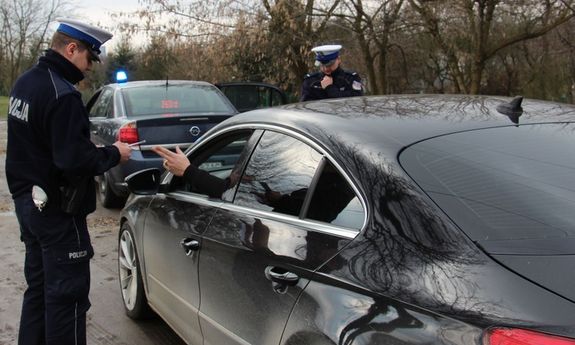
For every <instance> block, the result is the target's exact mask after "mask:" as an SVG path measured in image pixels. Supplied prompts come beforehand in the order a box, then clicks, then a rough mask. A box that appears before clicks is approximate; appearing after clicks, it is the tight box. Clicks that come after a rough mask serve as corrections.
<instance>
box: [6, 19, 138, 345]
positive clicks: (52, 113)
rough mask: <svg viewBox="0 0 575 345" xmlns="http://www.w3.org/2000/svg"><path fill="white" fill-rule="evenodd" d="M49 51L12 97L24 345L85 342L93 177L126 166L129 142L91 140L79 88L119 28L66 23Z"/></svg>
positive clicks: (11, 169) (9, 160) (9, 158)
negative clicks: (23, 250) (22, 257)
mask: <svg viewBox="0 0 575 345" xmlns="http://www.w3.org/2000/svg"><path fill="white" fill-rule="evenodd" d="M59 22H60V24H59V26H58V28H57V31H56V33H55V34H54V36H53V37H52V44H51V48H50V49H48V50H47V51H46V53H45V54H44V56H42V57H40V59H39V61H38V63H37V64H36V65H35V66H33V67H32V68H31V69H29V70H28V71H26V72H25V73H24V74H22V75H21V76H20V77H19V78H18V80H17V81H16V83H15V85H14V87H13V89H12V91H11V93H10V105H9V109H8V143H7V152H6V179H7V181H8V187H9V189H10V193H11V194H12V198H13V199H14V204H15V207H16V216H17V217H18V222H19V223H20V233H21V239H22V241H23V242H24V245H25V247H26V257H25V262H24V275H25V278H26V282H27V284H28V287H27V289H26V291H25V293H24V301H23V303H22V314H21V319H20V332H19V335H18V344H19V345H39V344H54V345H55V344H58V345H68V344H75V345H83V344H86V312H87V310H88V309H89V307H90V301H89V299H88V293H89V291H90V266H89V261H90V258H91V257H92V256H93V249H92V245H91V243H90V236H89V234H88V228H87V224H86V215H87V214H88V213H91V212H93V211H94V210H95V208H96V195H95V187H94V176H96V175H100V174H103V173H104V172H105V171H106V170H108V169H110V168H111V167H113V166H115V165H117V164H118V163H120V162H125V161H127V160H128V159H129V157H130V147H129V146H128V145H127V144H125V143H120V142H116V143H114V145H110V146H106V147H96V146H95V145H94V144H92V143H91V141H90V128H89V121H88V114H87V111H86V108H85V107H84V105H83V102H82V98H81V95H80V93H79V92H78V91H77V90H76V88H75V86H74V84H76V83H78V82H79V81H80V80H82V79H83V78H84V73H85V72H86V71H89V70H90V68H91V67H92V64H93V63H94V62H96V61H99V56H98V55H99V53H100V47H101V45H102V44H103V43H104V42H106V41H107V40H109V39H110V38H111V37H112V34H110V33H109V32H107V31H105V30H102V29H100V28H97V27H94V26H91V25H88V24H85V23H83V22H80V21H76V20H71V19H61V20H59Z"/></svg>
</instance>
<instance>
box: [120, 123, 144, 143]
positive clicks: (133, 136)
mask: <svg viewBox="0 0 575 345" xmlns="http://www.w3.org/2000/svg"><path fill="white" fill-rule="evenodd" d="M118 140H119V141H121V142H123V143H128V144H131V143H135V142H138V141H140V138H139V137H138V128H136V123H135V122H130V123H127V124H125V125H123V126H122V127H120V131H119V132H118Z"/></svg>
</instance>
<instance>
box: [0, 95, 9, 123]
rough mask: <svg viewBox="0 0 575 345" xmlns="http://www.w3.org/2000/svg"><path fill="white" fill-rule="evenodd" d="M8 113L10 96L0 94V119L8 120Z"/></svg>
mask: <svg viewBox="0 0 575 345" xmlns="http://www.w3.org/2000/svg"><path fill="white" fill-rule="evenodd" d="M7 115H8V97H7V96H0V120H6V116H7Z"/></svg>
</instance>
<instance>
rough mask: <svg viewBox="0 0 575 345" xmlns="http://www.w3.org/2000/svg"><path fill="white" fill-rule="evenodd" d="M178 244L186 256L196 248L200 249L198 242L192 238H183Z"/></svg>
mask: <svg viewBox="0 0 575 345" xmlns="http://www.w3.org/2000/svg"><path fill="white" fill-rule="evenodd" d="M180 245H181V246H182V248H184V251H185V252H186V256H191V255H192V254H193V253H194V252H195V251H196V250H198V249H200V242H198V241H197V240H194V239H192V238H184V239H183V240H181V241H180Z"/></svg>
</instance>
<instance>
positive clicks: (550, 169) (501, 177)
mask: <svg viewBox="0 0 575 345" xmlns="http://www.w3.org/2000/svg"><path fill="white" fill-rule="evenodd" d="M399 158H400V162H401V165H402V166H403V168H404V169H405V170H406V172H407V173H408V174H409V175H410V176H411V177H412V178H413V179H414V180H415V181H416V182H417V183H418V184H419V185H420V186H421V188H423V190H425V192H426V193H427V194H428V195H429V196H430V197H431V198H432V199H433V200H434V201H435V202H436V203H437V205H439V207H441V208H442V209H443V210H444V211H445V212H446V213H447V215H448V216H449V217H451V218H452V219H453V220H454V221H455V223H456V224H458V226H459V227H460V228H461V229H462V230H463V231H464V232H465V233H466V234H467V235H468V236H469V237H470V238H471V239H472V240H474V241H475V242H476V243H478V244H479V245H480V246H481V247H482V248H483V249H484V250H486V251H487V252H489V253H491V254H520V255H571V254H575V125H574V124H571V123H570V124H565V123H554V124H536V125H522V126H517V127H515V126H512V127H499V128H489V129H481V130H475V131H468V132H461V133H455V134H450V135H445V136H441V137H436V138H432V139H428V140H425V141H422V142H419V143H417V144H415V145H412V146H411V147H409V148H407V149H405V150H404V151H403V152H402V153H401V155H400V157H399Z"/></svg>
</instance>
